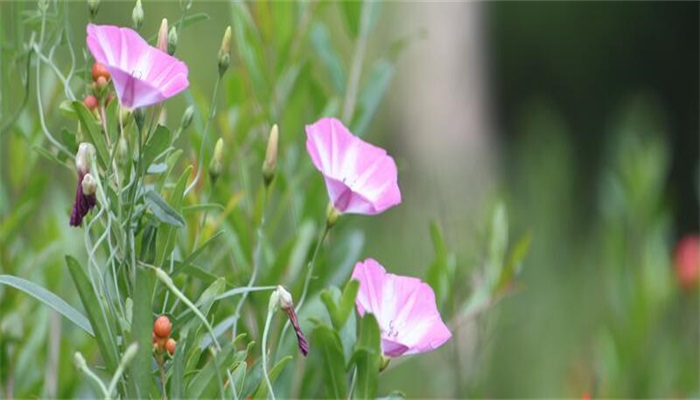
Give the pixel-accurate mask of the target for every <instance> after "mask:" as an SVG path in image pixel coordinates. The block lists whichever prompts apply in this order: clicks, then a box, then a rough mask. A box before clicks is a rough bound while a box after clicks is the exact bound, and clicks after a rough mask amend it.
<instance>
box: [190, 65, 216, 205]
mask: <svg viewBox="0 0 700 400" xmlns="http://www.w3.org/2000/svg"><path fill="white" fill-rule="evenodd" d="M220 82H221V75H220V74H217V76H216V82H215V83H214V93H213V94H212V96H211V102H210V103H209V104H211V106H210V109H209V118H207V123H206V124H205V125H204V130H203V131H202V144H201V145H200V146H199V163H198V165H197V175H195V177H194V180H193V181H192V183H190V185H189V186H188V187H187V189H185V196H187V195H188V194H189V193H190V192H191V191H192V189H194V187H195V186H196V185H197V182H199V178H200V177H201V176H202V168H204V145H205V144H206V142H207V133H209V126H211V122H212V120H214V116H215V115H216V100H217V98H218V94H219V83H220Z"/></svg>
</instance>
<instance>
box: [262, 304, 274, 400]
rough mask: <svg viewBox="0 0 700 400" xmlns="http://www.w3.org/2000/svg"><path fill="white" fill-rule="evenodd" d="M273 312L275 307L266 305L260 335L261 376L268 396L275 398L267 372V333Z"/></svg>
mask: <svg viewBox="0 0 700 400" xmlns="http://www.w3.org/2000/svg"><path fill="white" fill-rule="evenodd" d="M274 312H275V307H268V309H267V319H266V320H265V328H264V330H263V337H262V369H263V377H265V384H266V385H267V391H268V393H269V397H270V398H271V399H272V400H275V392H274V391H273V390H272V382H270V375H269V374H268V372H267V335H268V334H269V333H270V325H271V322H272V314H274Z"/></svg>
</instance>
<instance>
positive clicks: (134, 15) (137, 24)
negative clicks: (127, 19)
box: [131, 0, 143, 30]
mask: <svg viewBox="0 0 700 400" xmlns="http://www.w3.org/2000/svg"><path fill="white" fill-rule="evenodd" d="M131 20H132V21H134V29H136V30H139V29H141V25H142V24H143V6H142V5H141V0H136V5H135V6H134V9H133V10H132V11H131Z"/></svg>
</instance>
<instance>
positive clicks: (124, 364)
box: [107, 343, 139, 396]
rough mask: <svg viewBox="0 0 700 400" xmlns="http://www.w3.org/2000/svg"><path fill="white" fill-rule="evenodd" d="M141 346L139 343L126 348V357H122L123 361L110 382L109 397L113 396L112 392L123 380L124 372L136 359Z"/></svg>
mask: <svg viewBox="0 0 700 400" xmlns="http://www.w3.org/2000/svg"><path fill="white" fill-rule="evenodd" d="M138 348H139V345H138V344H137V343H132V344H130V345H129V347H127V348H126V351H125V352H124V355H123V356H122V359H121V361H120V362H119V366H118V367H117V370H116V371H115V372H114V376H112V380H111V381H110V382H109V387H108V388H107V393H108V395H110V396H111V395H112V392H114V390H115V389H116V387H117V382H119V379H121V377H122V374H123V373H124V370H125V369H126V367H127V366H128V365H129V363H130V362H131V360H132V359H133V358H134V356H135V355H136V351H137V350H138Z"/></svg>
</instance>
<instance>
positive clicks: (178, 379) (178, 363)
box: [168, 330, 189, 399]
mask: <svg viewBox="0 0 700 400" xmlns="http://www.w3.org/2000/svg"><path fill="white" fill-rule="evenodd" d="M187 334H188V332H187V331H186V330H180V338H179V339H178V340H179V341H178V343H177V349H176V350H175V357H174V358H173V364H172V367H171V368H170V372H171V375H170V377H169V380H168V387H169V388H170V391H169V392H168V396H170V398H171V399H181V398H183V397H184V395H185V390H184V385H183V383H184V381H185V354H187V351H188V350H189V346H188V345H187V344H188V342H187Z"/></svg>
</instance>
